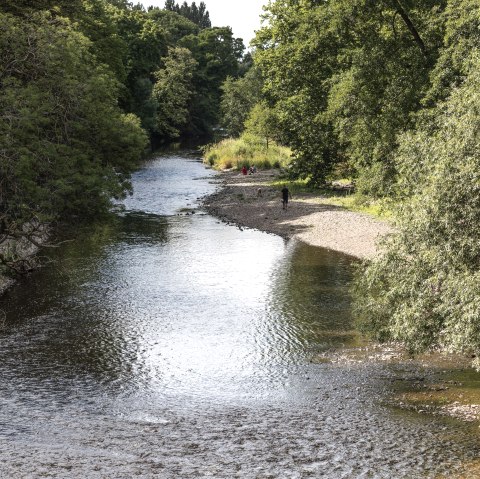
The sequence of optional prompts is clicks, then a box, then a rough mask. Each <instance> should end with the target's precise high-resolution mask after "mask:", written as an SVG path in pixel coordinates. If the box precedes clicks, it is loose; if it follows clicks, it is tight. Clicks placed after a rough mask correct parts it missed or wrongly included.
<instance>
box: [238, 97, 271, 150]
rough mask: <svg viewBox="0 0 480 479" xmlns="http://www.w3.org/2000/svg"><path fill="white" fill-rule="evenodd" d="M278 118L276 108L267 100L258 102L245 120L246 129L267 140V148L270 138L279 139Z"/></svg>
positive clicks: (247, 131)
mask: <svg viewBox="0 0 480 479" xmlns="http://www.w3.org/2000/svg"><path fill="white" fill-rule="evenodd" d="M277 124H278V120H277V115H276V113H275V111H274V110H272V109H271V108H269V106H268V105H267V104H266V103H265V102H259V103H257V104H256V105H255V106H254V107H253V108H252V110H251V111H250V114H249V115H248V118H247V119H246V121H245V131H246V133H250V134H252V135H254V136H257V137H259V138H262V139H264V140H265V144H266V146H267V149H268V147H269V142H270V140H276V139H278V133H277V132H278V127H277Z"/></svg>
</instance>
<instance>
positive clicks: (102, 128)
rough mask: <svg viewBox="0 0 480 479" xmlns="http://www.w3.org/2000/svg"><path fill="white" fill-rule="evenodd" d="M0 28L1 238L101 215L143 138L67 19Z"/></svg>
mask: <svg viewBox="0 0 480 479" xmlns="http://www.w3.org/2000/svg"><path fill="white" fill-rule="evenodd" d="M0 30H1V31H2V35H1V37H0V55H1V58H2V64H1V66H0V110H1V112H2V113H1V115H0V143H1V144H2V154H1V156H0V178H1V185H0V218H1V225H2V226H1V228H2V233H5V232H12V231H16V232H17V233H18V232H19V231H21V230H19V228H21V226H22V225H23V224H25V223H27V222H30V221H32V219H33V218H37V219H40V220H44V221H46V220H53V219H57V218H66V217H70V218H71V217H72V215H74V216H91V215H94V214H96V213H98V212H101V211H105V209H106V208H108V206H109V204H110V198H111V197H120V196H121V195H123V194H124V192H125V191H126V190H127V189H128V187H129V183H128V175H129V173H130V172H131V171H132V169H133V168H134V167H135V166H136V165H137V164H138V161H139V159H140V158H141V156H142V153H143V150H144V147H145V141H146V137H145V134H144V132H143V131H142V130H141V128H140V125H139V122H138V119H137V118H136V117H134V116H132V115H124V114H122V112H121V110H120V109H119V108H118V106H117V87H118V84H117V82H116V80H115V79H114V78H113V76H112V74H111V73H110V71H109V70H108V69H107V68H106V67H104V66H101V65H100V66H99V65H98V63H97V61H96V58H95V56H94V55H93V54H92V53H91V43H90V42H89V40H88V39H87V38H86V37H85V36H83V35H82V34H80V33H79V32H77V31H75V29H74V28H73V27H72V25H71V24H70V23H69V22H68V21H67V20H65V19H59V18H54V17H52V16H51V15H50V14H49V13H46V12H39V13H35V14H32V16H31V21H28V22H26V21H25V20H23V19H17V18H15V17H13V16H11V15H6V14H0Z"/></svg>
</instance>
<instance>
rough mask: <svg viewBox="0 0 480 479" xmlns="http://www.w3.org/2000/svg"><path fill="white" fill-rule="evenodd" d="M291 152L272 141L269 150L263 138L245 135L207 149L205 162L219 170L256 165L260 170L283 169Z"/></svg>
mask: <svg viewBox="0 0 480 479" xmlns="http://www.w3.org/2000/svg"><path fill="white" fill-rule="evenodd" d="M291 154H292V152H291V150H290V149H289V148H286V147H284V146H280V145H278V144H276V143H275V142H273V141H270V142H269V144H268V148H267V145H266V142H265V140H263V139H262V138H259V137H256V136H253V135H249V134H244V135H242V136H241V137H240V138H227V139H226V140H222V141H220V142H219V143H215V144H212V145H209V146H207V147H206V148H205V151H204V156H203V161H204V162H205V163H207V164H208V165H210V166H211V167H213V168H215V169H218V170H227V169H230V168H235V169H237V170H240V169H241V168H242V167H243V166H246V167H247V168H250V166H252V165H255V166H256V167H257V168H259V169H267V168H283V167H285V166H287V165H288V163H289V162H290V157H291Z"/></svg>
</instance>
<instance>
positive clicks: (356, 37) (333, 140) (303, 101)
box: [255, 0, 444, 183]
mask: <svg viewBox="0 0 480 479" xmlns="http://www.w3.org/2000/svg"><path fill="white" fill-rule="evenodd" d="M443 7H444V2H435V1H432V0H422V1H419V2H407V1H403V2H399V1H396V0H392V1H387V0H385V1H379V2H371V1H367V0H338V1H336V2H317V1H313V0H298V1H297V0H295V1H294V0H287V1H284V2H280V1H277V2H274V3H271V4H270V5H269V6H268V8H267V14H266V20H267V22H266V26H265V27H264V28H262V29H261V30H260V31H259V32H258V34H257V37H256V40H255V44H256V46H257V53H256V63H257V65H258V66H259V67H260V69H261V70H262V73H263V75H264V79H265V93H266V95H267V98H268V100H269V102H273V103H274V104H276V105H277V110H278V111H281V112H283V115H282V116H281V117H280V122H279V125H280V126H281V127H282V129H283V131H284V136H285V139H286V140H287V141H288V143H289V145H290V146H292V148H293V150H294V153H295V161H294V169H295V170H296V171H297V173H298V174H300V175H304V176H306V177H310V178H311V179H312V180H313V182H315V183H316V182H321V181H322V180H323V179H324V178H325V176H326V175H327V174H328V173H329V171H330V169H331V167H332V165H333V164H335V163H337V162H349V163H351V164H352V165H354V166H356V167H357V168H358V169H359V170H360V171H362V170H363V169H365V168H366V169H368V168H369V167H370V166H372V165H374V164H375V163H376V162H381V163H383V164H386V165H391V156H392V153H393V152H394V150H395V148H396V144H397V143H396V136H397V134H398V133H400V132H402V131H404V130H405V129H407V128H409V127H411V126H412V121H411V118H412V113H415V112H416V111H418V109H419V108H420V107H421V99H422V97H423V95H424V94H425V92H426V90H427V87H428V84H429V73H430V70H431V68H432V65H433V64H434V61H435V58H436V55H437V52H438V48H439V46H440V45H441V40H442V23H441V18H442V16H441V11H442V8H443Z"/></svg>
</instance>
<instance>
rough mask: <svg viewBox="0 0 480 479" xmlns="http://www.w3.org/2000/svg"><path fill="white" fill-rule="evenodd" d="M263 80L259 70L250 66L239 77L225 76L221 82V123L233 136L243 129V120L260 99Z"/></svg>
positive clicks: (238, 134)
mask: <svg viewBox="0 0 480 479" xmlns="http://www.w3.org/2000/svg"><path fill="white" fill-rule="evenodd" d="M262 87H263V81H262V78H261V75H260V71H259V70H258V69H257V68H251V69H250V70H248V72H247V73H246V74H245V76H243V77H240V78H237V79H235V78H232V77H227V79H226V80H225V82H224V83H223V84H222V87H221V88H222V99H221V105H220V106H221V113H222V125H223V126H224V127H225V128H226V129H227V131H228V133H229V134H230V135H232V136H234V137H237V136H240V134H241V133H242V132H243V130H244V129H245V121H246V120H247V118H248V116H249V114H250V111H251V110H252V108H253V107H254V105H255V104H256V103H257V102H259V101H260V98H261V92H262Z"/></svg>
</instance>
